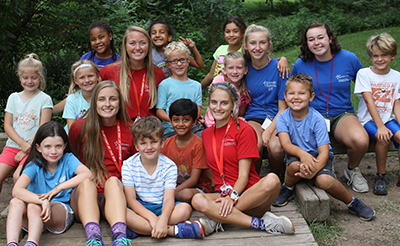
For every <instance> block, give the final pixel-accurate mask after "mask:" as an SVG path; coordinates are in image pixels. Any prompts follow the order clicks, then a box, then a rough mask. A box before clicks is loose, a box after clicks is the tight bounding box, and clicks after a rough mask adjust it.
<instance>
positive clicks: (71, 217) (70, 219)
mask: <svg viewBox="0 0 400 246" xmlns="http://www.w3.org/2000/svg"><path fill="white" fill-rule="evenodd" d="M51 203H59V204H61V205H62V206H63V207H64V209H65V213H66V216H65V217H66V219H65V227H64V229H62V230H61V231H55V230H52V229H50V228H48V227H46V226H43V232H45V231H49V232H50V233H53V234H61V233H64V232H66V231H67V230H68V229H69V228H70V227H71V226H72V224H73V223H74V211H72V208H71V206H70V205H69V204H68V203H63V202H51ZM22 230H24V231H26V232H28V229H27V228H26V227H25V226H22Z"/></svg>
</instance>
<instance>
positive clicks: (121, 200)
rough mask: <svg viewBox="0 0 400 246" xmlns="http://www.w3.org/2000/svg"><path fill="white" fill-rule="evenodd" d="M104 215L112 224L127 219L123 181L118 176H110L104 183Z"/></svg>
mask: <svg viewBox="0 0 400 246" xmlns="http://www.w3.org/2000/svg"><path fill="white" fill-rule="evenodd" d="M104 215H105V217H106V219H107V221H108V223H109V224H110V226H112V225H114V224H115V223H117V222H124V223H125V221H126V200H125V195H124V192H123V190H122V183H121V181H119V180H118V178H116V177H111V178H109V179H108V180H107V181H106V183H105V184H104Z"/></svg>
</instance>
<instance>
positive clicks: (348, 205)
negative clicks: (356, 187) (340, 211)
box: [346, 197, 355, 207]
mask: <svg viewBox="0 0 400 246" xmlns="http://www.w3.org/2000/svg"><path fill="white" fill-rule="evenodd" d="M354 198H355V197H353V200H351V202H350V203H349V204H346V205H347V207H350V205H351V204H352V203H353V201H354Z"/></svg>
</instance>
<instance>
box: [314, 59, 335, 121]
mask: <svg viewBox="0 0 400 246" xmlns="http://www.w3.org/2000/svg"><path fill="white" fill-rule="evenodd" d="M315 60H316V59H315V57H314V68H315V78H316V80H317V85H318V89H319V91H320V92H321V94H322V96H323V97H324V98H325V100H326V116H328V117H329V115H328V114H329V96H330V95H331V88H332V74H333V55H332V66H331V81H330V84H329V91H328V98H326V96H325V95H324V93H323V92H322V90H321V87H320V86H319V81H318V74H317V63H316V61H315Z"/></svg>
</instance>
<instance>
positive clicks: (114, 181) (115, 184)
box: [104, 176, 122, 191]
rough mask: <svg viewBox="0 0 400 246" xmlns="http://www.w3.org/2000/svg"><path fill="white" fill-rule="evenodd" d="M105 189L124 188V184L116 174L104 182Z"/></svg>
mask: <svg viewBox="0 0 400 246" xmlns="http://www.w3.org/2000/svg"><path fill="white" fill-rule="evenodd" d="M104 189H112V190H114V191H115V190H119V189H121V190H122V184H121V181H119V179H118V178H117V177H115V176H112V177H110V178H109V179H107V181H106V182H105V183H104Z"/></svg>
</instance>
